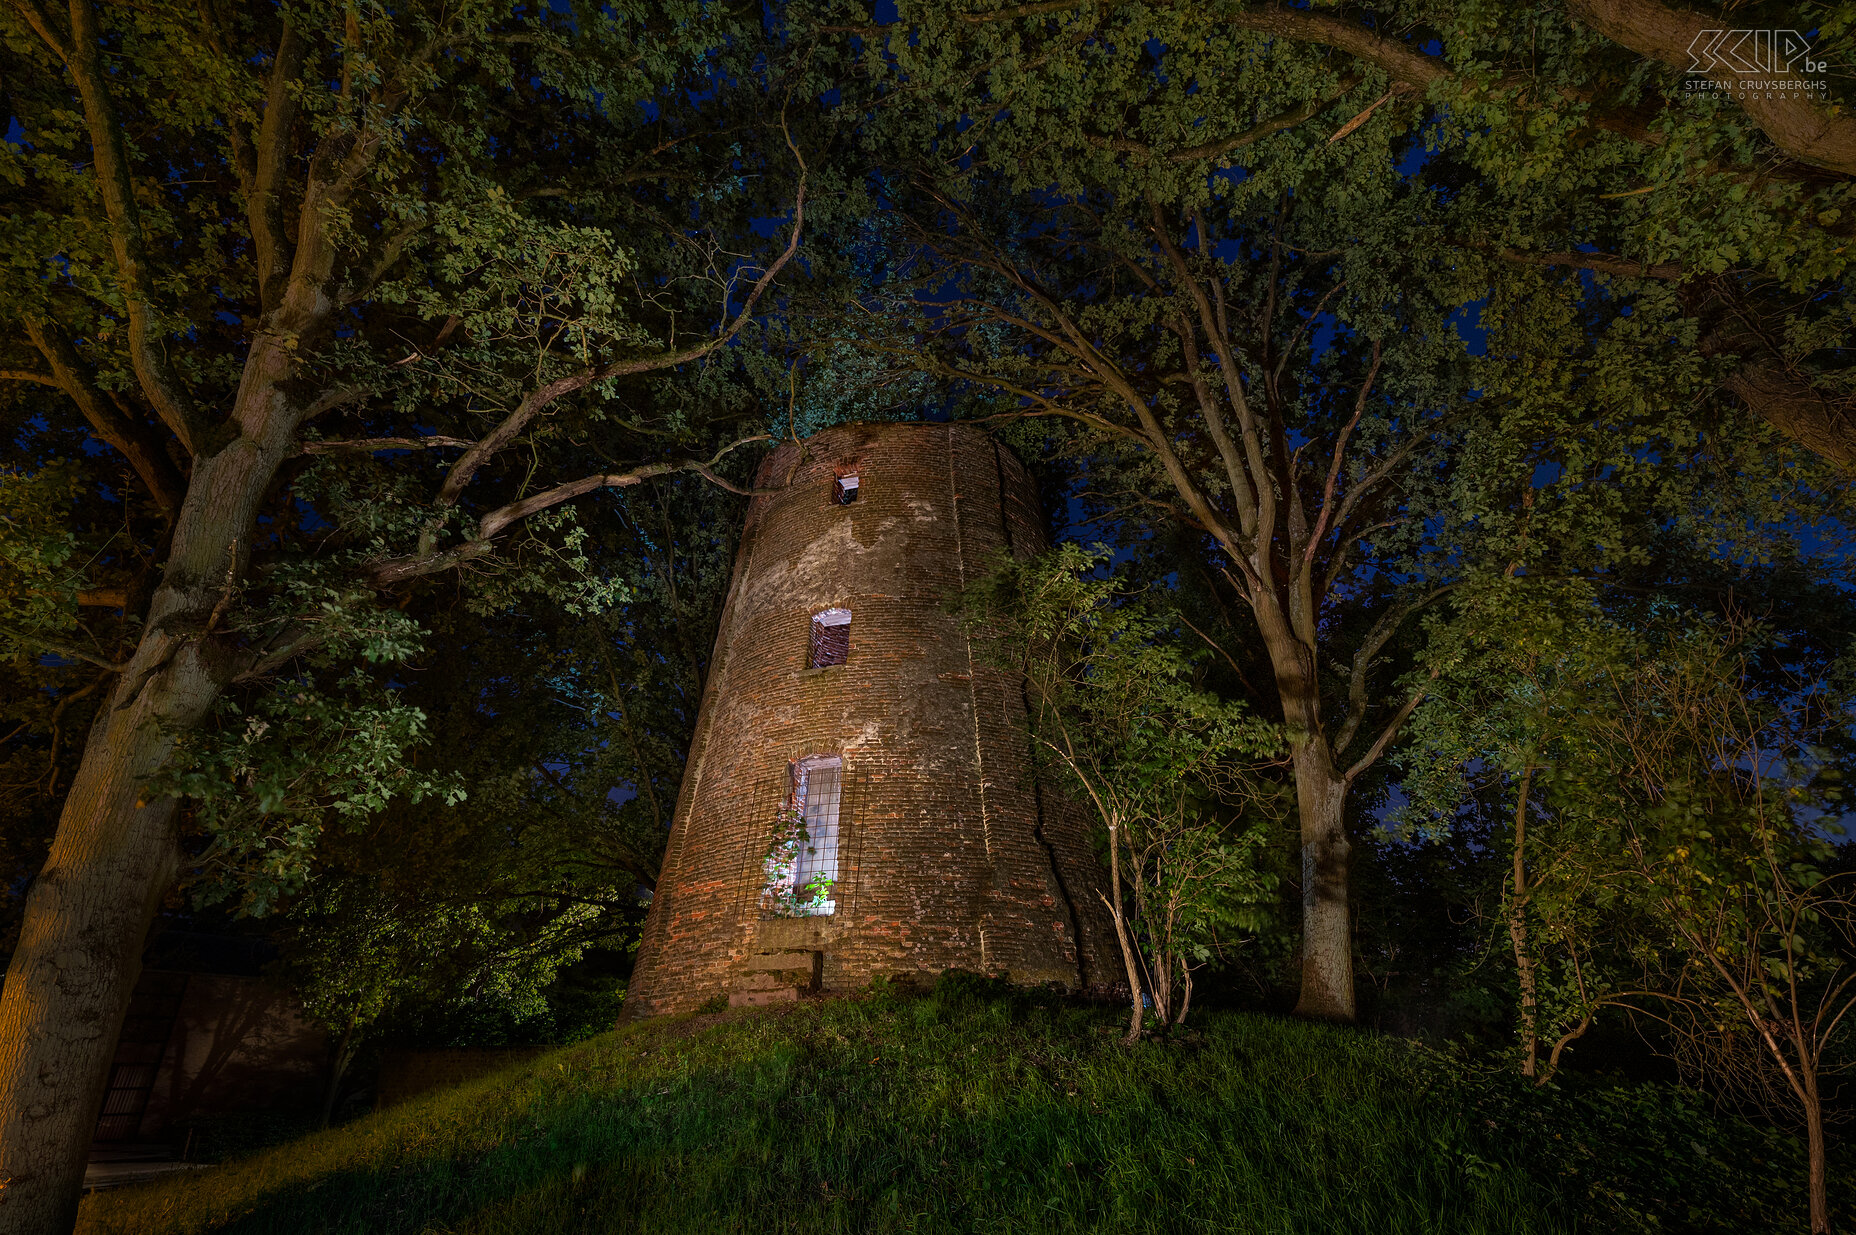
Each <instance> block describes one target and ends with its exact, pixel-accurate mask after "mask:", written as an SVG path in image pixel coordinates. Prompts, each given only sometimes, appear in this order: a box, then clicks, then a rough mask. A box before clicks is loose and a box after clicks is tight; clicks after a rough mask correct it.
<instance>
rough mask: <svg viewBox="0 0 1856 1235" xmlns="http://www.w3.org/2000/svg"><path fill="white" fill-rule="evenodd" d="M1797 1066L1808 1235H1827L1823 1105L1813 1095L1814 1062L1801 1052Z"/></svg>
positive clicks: (1828, 1199) (1828, 1230)
mask: <svg viewBox="0 0 1856 1235" xmlns="http://www.w3.org/2000/svg"><path fill="white" fill-rule="evenodd" d="M1799 1065H1800V1066H1799V1072H1800V1073H1801V1074H1802V1077H1801V1079H1802V1080H1803V1081H1804V1131H1805V1150H1806V1152H1807V1154H1808V1155H1809V1158H1810V1167H1811V1235H1830V1188H1829V1184H1828V1182H1827V1180H1826V1179H1825V1164H1824V1103H1823V1098H1822V1096H1821V1095H1820V1094H1819V1093H1818V1092H1817V1068H1816V1067H1815V1061H1814V1060H1812V1059H1811V1058H1810V1057H1808V1056H1805V1055H1804V1054H1803V1053H1802V1052H1801V1053H1800V1056H1799Z"/></svg>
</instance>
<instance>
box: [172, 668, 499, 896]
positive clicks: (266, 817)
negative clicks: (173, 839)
mask: <svg viewBox="0 0 1856 1235" xmlns="http://www.w3.org/2000/svg"><path fill="white" fill-rule="evenodd" d="M219 713H220V716H219V724H218V725H217V726H216V727H213V728H206V729H198V730H194V731H192V732H191V733H188V734H186V735H184V737H183V738H182V739H181V741H180V743H179V744H178V746H177V749H176V751H175V754H174V756H173V758H172V759H170V760H169V762H168V763H167V765H166V766H165V767H163V768H162V770H161V772H160V773H158V774H157V775H156V776H155V777H154V778H152V779H151V780H150V782H149V792H151V793H168V794H173V795H175V796H177V797H186V798H187V799H189V800H190V801H191V802H192V803H193V806H194V819H195V822H196V823H198V824H199V826H200V827H201V828H202V829H203V830H204V831H205V833H206V834H207V835H208V836H210V837H211V838H212V847H211V848H210V849H209V850H208V851H207V853H206V854H205V855H204V857H202V858H201V860H200V864H201V866H202V867H203V868H204V874H203V877H202V882H201V884H200V885H199V889H198V896H199V898H200V899H201V901H202V902H203V903H207V904H211V903H213V902H215V901H218V900H221V899H224V898H225V897H227V896H231V895H234V894H236V895H237V896H238V899H239V908H240V910H241V911H243V912H246V913H251V914H254V915H260V914H264V913H267V912H269V911H270V910H271V908H272V907H273V906H274V905H275V904H276V902H277V901H278V900H279V899H281V898H284V897H288V896H290V895H291V894H293V893H295V892H297V891H298V890H299V889H300V888H301V887H302V886H303V883H304V882H305V880H306V879H308V877H309V874H310V869H311V861H312V855H313V853H314V851H315V849H316V846H317V844H318V842H319V841H320V839H321V835H322V832H323V830H324V829H325V828H326V827H328V826H329V825H330V824H332V823H333V824H337V825H342V826H347V827H351V828H352V827H357V826H360V825H361V824H362V823H363V822H365V820H366V819H367V818H368V817H370V816H372V815H374V814H376V813H378V812H379V811H381V810H384V809H385V808H386V806H387V803H388V802H390V801H391V800H393V799H394V798H396V797H405V798H407V799H408V800H410V801H412V802H415V803H416V802H418V801H420V800H421V799H423V798H426V797H428V796H431V797H436V798H439V799H442V800H443V801H444V802H445V803H446V804H448V805H455V804H456V803H457V802H459V801H461V800H462V799H463V797H464V787H463V784H462V782H461V781H460V780H458V778H456V777H455V776H448V777H434V776H429V775H422V774H421V773H419V772H418V771H416V770H414V769H413V768H412V767H411V766H410V760H409V756H410V753H411V751H412V750H413V748H414V747H416V746H419V745H422V744H423V743H425V742H426V741H427V738H428V735H427V732H426V718H425V714H424V713H423V712H421V711H420V710H419V709H418V708H415V707H408V706H406V705H405V704H403V703H400V702H397V701H396V699H395V697H394V695H393V692H391V691H388V690H383V689H381V688H380V687H379V686H378V685H376V684H375V682H374V681H373V679H371V678H370V677H369V676H368V675H367V674H365V673H363V672H361V671H360V670H358V669H357V670H355V671H353V672H351V673H348V674H346V675H344V676H343V677H341V678H338V679H336V680H335V682H334V683H333V685H332V687H331V688H329V689H327V690H323V689H319V688H318V687H317V686H316V685H315V684H314V683H313V682H310V681H307V680H304V681H297V682H292V683H283V684H280V685H279V686H278V687H277V688H276V689H273V690H272V691H270V692H268V693H266V694H264V695H262V696H259V697H258V698H257V699H256V700H255V701H253V703H252V705H250V707H249V710H247V708H246V707H244V706H241V705H240V703H239V702H238V701H236V700H234V699H226V700H222V701H221V703H220V706H219Z"/></svg>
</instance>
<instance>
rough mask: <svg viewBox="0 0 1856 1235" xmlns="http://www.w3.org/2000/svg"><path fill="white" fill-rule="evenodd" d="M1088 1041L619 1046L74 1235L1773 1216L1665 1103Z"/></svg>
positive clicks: (1334, 1037)
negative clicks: (1595, 1100) (1580, 1099)
mask: <svg viewBox="0 0 1856 1235" xmlns="http://www.w3.org/2000/svg"><path fill="white" fill-rule="evenodd" d="M1117 1021H1118V1017H1117V1016H1116V1015H1115V1014H1114V1013H1113V1012H1104V1011H1102V1010H1094V1009H1086V1008H1075V1007H1070V1006H1066V1005H1063V1004H1060V1003H1056V1002H1054V1001H1041V1000H1038V999H1034V998H1028V997H1023V996H1010V997H1002V996H999V995H997V994H996V993H988V992H987V991H985V990H984V989H976V988H975V987H973V986H972V985H966V986H962V985H960V984H958V983H953V982H944V983H943V986H942V988H941V989H939V990H937V992H936V994H935V995H934V996H932V997H910V996H907V995H905V994H899V993H898V994H884V993H879V994H876V995H872V996H869V997H865V998H859V999H855V1000H834V1001H830V1002H826V1003H819V1004H805V1005H800V1006H797V1007H792V1008H789V1009H786V1010H783V1011H780V1012H775V1013H759V1014H752V1015H737V1014H730V1015H727V1016H723V1017H696V1018H679V1019H677V1020H672V1021H659V1022H652V1023H648V1024H644V1025H637V1026H630V1027H627V1028H625V1029H621V1030H619V1031H618V1032H616V1033H612V1034H607V1035H605V1036H603V1037H601V1038H598V1039H595V1040H593V1041H591V1042H586V1043H582V1044H580V1045H578V1046H574V1047H569V1048H566V1049H563V1050H561V1051H559V1052H557V1053H555V1054H552V1055H549V1056H546V1057H544V1058H543V1059H541V1060H540V1061H537V1062H534V1063H531V1064H527V1065H524V1066H521V1067H518V1068H514V1069H512V1070H510V1071H508V1072H506V1073H503V1074H502V1075H500V1076H496V1077H492V1078H489V1079H487V1080H484V1081H480V1082H477V1083H475V1084H471V1085H467V1086H464V1087H461V1088H459V1089H456V1090H451V1091H447V1092H444V1093H441V1094H437V1095H434V1096H432V1097H430V1098H428V1099H424V1100H421V1101H417V1102H413V1103H409V1104H408V1105H406V1106H404V1107H400V1108H397V1109H395V1110H392V1111H388V1112H385V1113H383V1114H379V1115H374V1116H370V1117H368V1118H366V1119H363V1120H360V1121H358V1122H356V1123H354V1124H350V1125H348V1126H347V1127H344V1128H340V1129H337V1130H334V1131H331V1132H327V1133H322V1134H318V1135H316V1136H312V1137H308V1138H306V1139H304V1140H302V1141H300V1142H297V1143H295V1144H293V1145H288V1146H284V1147H282V1148H280V1149H277V1150H272V1151H269V1152H266V1153H264V1154H260V1155H258V1156H256V1157H253V1158H251V1159H248V1160H246V1161H244V1162H241V1163H237V1164H235V1165H231V1166H226V1167H222V1168H219V1169H216V1170H214V1171H212V1172H210V1173H207V1174H203V1175H201V1176H196V1177H193V1178H182V1179H175V1180H170V1181H167V1182H163V1183H160V1184H156V1185H152V1186H149V1187H146V1188H142V1189H137V1190H132V1191H123V1192H112V1193H105V1194H101V1195H99V1196H95V1197H92V1198H90V1199H89V1200H88V1201H87V1202H86V1204H85V1207H84V1211H83V1219H82V1222H81V1224H80V1230H81V1231H82V1232H85V1235H102V1233H103V1232H124V1233H127V1232H135V1233H136V1235H155V1233H157V1232H182V1231H185V1232H195V1231H238V1232H264V1233H265V1235H286V1233H289V1232H304V1233H308V1232H316V1233H318V1235H321V1233H324V1232H329V1233H334V1232H363V1231H365V1232H370V1233H371V1232H408V1233H411V1232H447V1233H456V1235H463V1233H464V1232H470V1233H472V1235H490V1233H492V1232H493V1233H496V1235H514V1233H517V1232H535V1233H537V1235H540V1233H542V1232H547V1233H549V1235H552V1233H554V1232H569V1231H571V1232H596V1231H650V1232H659V1233H664V1235H670V1233H674V1232H686V1231H687V1232H721V1231H741V1232H748V1231H756V1232H758V1231H796V1232H797V1231H807V1232H810V1231H834V1232H860V1233H861V1232H866V1231H961V1232H964V1231H1117V1232H1120V1231H1211V1230H1217V1231H1243V1232H1251V1231H1256V1232H1265V1231H1268V1232H1277V1231H1282V1232H1289V1231H1295V1232H1311V1233H1312V1232H1322V1233H1327V1232H1356V1231H1357V1232H1372V1233H1374V1235H1393V1233H1396V1232H1419V1231H1424V1232H1446V1231H1447V1232H1483V1231H1488V1232H1497V1231H1499V1232H1536V1231H1539V1232H1546V1231H1569V1230H1575V1229H1577V1230H1619V1229H1631V1228H1633V1227H1645V1226H1647V1227H1648V1229H1668V1230H1704V1229H1718V1230H1723V1231H1727V1230H1752V1229H1762V1228H1763V1229H1783V1228H1782V1227H1781V1226H1780V1221H1781V1220H1789V1219H1790V1218H1791V1216H1792V1215H1791V1213H1790V1211H1791V1210H1792V1209H1793V1208H1794V1207H1793V1205H1792V1204H1791V1203H1790V1202H1791V1198H1793V1197H1797V1196H1799V1195H1800V1194H1799V1193H1798V1192H1795V1191H1793V1190H1792V1188H1793V1187H1794V1186H1795V1184H1796V1180H1797V1166H1798V1164H1797V1162H1796V1161H1795V1158H1796V1154H1795V1153H1794V1152H1791V1147H1790V1146H1789V1144H1788V1143H1785V1142H1783V1141H1782V1140H1780V1139H1779V1138H1775V1137H1773V1136H1770V1135H1765V1134H1760V1133H1757V1132H1755V1131H1753V1130H1751V1129H1748V1128H1746V1127H1745V1126H1744V1125H1739V1124H1736V1123H1733V1122H1732V1121H1721V1120H1716V1119H1713V1118H1712V1117H1709V1116H1707V1115H1706V1114H1705V1112H1702V1111H1700V1110H1699V1109H1698V1108H1692V1107H1685V1106H1684V1105H1683V1099H1682V1098H1681V1095H1680V1093H1679V1091H1670V1090H1666V1089H1664V1090H1657V1091H1654V1092H1652V1091H1610V1092H1611V1094H1612V1095H1613V1096H1612V1097H1607V1098H1605V1099H1603V1101H1601V1102H1600V1103H1599V1104H1598V1105H1597V1106H1594V1105H1592V1104H1591V1103H1589V1102H1587V1103H1585V1104H1583V1105H1580V1104H1578V1103H1574V1102H1572V1100H1570V1099H1566V1098H1563V1097H1547V1098H1532V1097H1525V1096H1522V1095H1520V1093H1519V1091H1517V1090H1514V1089H1512V1088H1510V1087H1507V1086H1504V1085H1497V1086H1495V1087H1493V1088H1491V1087H1490V1085H1489V1084H1488V1083H1487V1082H1471V1081H1466V1080H1463V1079H1461V1078H1460V1077H1458V1076H1456V1074H1455V1073H1454V1071H1453V1070H1452V1069H1451V1068H1450V1067H1448V1066H1447V1065H1445V1064H1444V1063H1443V1062H1442V1061H1440V1060H1439V1059H1438V1057H1436V1056H1434V1055H1431V1054H1428V1053H1426V1052H1423V1051H1420V1050H1418V1049H1416V1048H1414V1047H1412V1046H1410V1045H1408V1044H1405V1043H1401V1042H1398V1041H1396V1040H1392V1039H1386V1038H1380V1037H1375V1036H1372V1035H1369V1034H1363V1033H1357V1032H1349V1031H1344V1030H1337V1029H1328V1028H1323V1027H1318V1026H1309V1025H1302V1024H1297V1023H1293V1022H1284V1021H1277V1020H1270V1019H1266V1018H1262V1017H1254V1016H1247V1015H1241V1014H1212V1015H1208V1016H1205V1017H1203V1018H1202V1020H1201V1023H1200V1024H1199V1026H1198V1027H1197V1029H1196V1031H1195V1032H1194V1033H1192V1034H1191V1035H1188V1036H1187V1037H1186V1038H1185V1039H1183V1040H1175V1041H1172V1042H1167V1043H1150V1044H1143V1045H1142V1046H1140V1047H1137V1048H1135V1049H1134V1050H1131V1051H1130V1050H1124V1049H1123V1048H1121V1047H1120V1046H1119V1045H1117V1044H1116V1042H1115V1040H1114V1036H1113V1035H1114V1031H1115V1027H1116V1024H1117ZM1619 1093H1622V1094H1623V1095H1624V1096H1623V1097H1621V1098H1620V1097H1617V1096H1616V1095H1617V1094H1619ZM1633 1095H1634V1096H1633ZM1607 1103H1608V1104H1609V1105H1607ZM1671 1103H1674V1104H1675V1105H1674V1108H1673V1109H1674V1111H1675V1113H1674V1115H1671V1114H1670V1111H1671V1109H1672V1107H1671ZM1633 1104H1634V1105H1633ZM1522 1108H1527V1109H1522ZM1664 1125H1668V1126H1667V1127H1664ZM1728 1162H1732V1163H1735V1164H1736V1167H1728V1166H1726V1163H1728ZM1742 1166H1743V1167H1746V1168H1747V1169H1745V1170H1739V1169H1737V1167H1742ZM1691 1176H1692V1178H1691ZM1761 1181H1765V1182H1763V1183H1762V1182H1761ZM1717 1194H1718V1195H1717ZM1674 1197H1681V1198H1683V1199H1682V1200H1679V1201H1678V1200H1675V1199H1672V1198H1674ZM1789 1225H1790V1224H1789V1221H1786V1222H1785V1226H1786V1227H1789Z"/></svg>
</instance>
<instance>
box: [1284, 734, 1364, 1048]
mask: <svg viewBox="0 0 1856 1235" xmlns="http://www.w3.org/2000/svg"><path fill="white" fill-rule="evenodd" d="M1292 758H1293V761H1294V766H1295V802H1296V810H1297V812H1298V814H1299V815H1300V818H1301V824H1302V996H1301V998H1300V999H1299V1000H1297V1001H1296V1005H1295V1013H1296V1015H1297V1016H1309V1017H1315V1018H1317V1019H1320V1020H1330V1021H1351V1020H1352V1019H1353V1016H1354V1002H1353V925H1352V921H1351V917H1352V914H1351V909H1350V907H1349V905H1348V895H1347V868H1348V855H1349V853H1350V846H1349V844H1348V842H1347V826H1346V818H1345V815H1346V805H1347V782H1346V780H1345V779H1344V778H1343V777H1342V776H1341V775H1340V774H1339V773H1338V772H1337V771H1335V769H1334V759H1333V755H1332V754H1331V753H1330V752H1329V750H1328V745H1327V742H1326V740H1324V739H1322V738H1319V737H1317V738H1315V739H1314V740H1313V741H1307V742H1304V743H1303V744H1302V745H1301V746H1298V747H1296V748H1295V750H1294V751H1293V752H1292Z"/></svg>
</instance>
